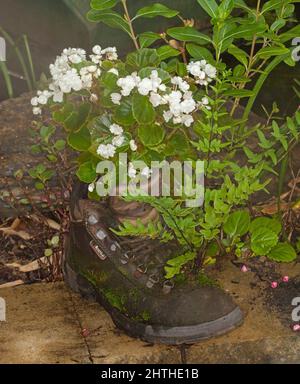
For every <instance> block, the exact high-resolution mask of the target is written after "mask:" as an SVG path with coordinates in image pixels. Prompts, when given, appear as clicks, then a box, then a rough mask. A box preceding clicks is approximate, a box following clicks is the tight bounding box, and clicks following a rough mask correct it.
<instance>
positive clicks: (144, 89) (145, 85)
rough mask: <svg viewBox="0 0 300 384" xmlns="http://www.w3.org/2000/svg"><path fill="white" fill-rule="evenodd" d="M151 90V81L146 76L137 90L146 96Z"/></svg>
mask: <svg viewBox="0 0 300 384" xmlns="http://www.w3.org/2000/svg"><path fill="white" fill-rule="evenodd" d="M152 90H153V83H152V80H151V79H148V77H145V78H144V79H143V80H142V81H141V82H140V83H139V85H138V92H139V93H140V94H141V95H143V96H147V95H148V94H149V93H150V92H151V91H152Z"/></svg>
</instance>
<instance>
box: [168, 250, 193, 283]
mask: <svg viewBox="0 0 300 384" xmlns="http://www.w3.org/2000/svg"><path fill="white" fill-rule="evenodd" d="M195 257H196V253H195V252H186V253H184V254H183V255H180V256H177V257H174V258H173V259H170V260H168V261H167V265H166V266H165V271H166V272H167V273H166V276H165V277H166V279H172V277H174V276H175V275H178V274H179V273H180V271H181V268H182V267H183V266H184V265H185V264H186V263H188V262H189V261H192V260H194V259H195Z"/></svg>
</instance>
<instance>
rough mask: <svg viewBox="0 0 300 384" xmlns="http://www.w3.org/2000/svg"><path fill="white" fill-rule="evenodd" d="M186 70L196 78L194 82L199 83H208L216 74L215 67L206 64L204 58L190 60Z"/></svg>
mask: <svg viewBox="0 0 300 384" xmlns="http://www.w3.org/2000/svg"><path fill="white" fill-rule="evenodd" d="M187 70H188V71H189V73H190V74H192V75H193V76H194V77H195V78H196V83H197V84H200V85H208V84H209V83H210V82H212V81H213V79H215V78H216V76H217V69H216V68H215V67H214V66H212V65H211V64H208V63H207V62H206V60H201V61H195V62H193V61H192V62H190V63H189V64H188V66H187Z"/></svg>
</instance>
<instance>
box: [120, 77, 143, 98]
mask: <svg viewBox="0 0 300 384" xmlns="http://www.w3.org/2000/svg"><path fill="white" fill-rule="evenodd" d="M140 81H141V78H140V77H139V76H137V73H136V72H133V73H132V74H131V75H128V76H126V77H121V78H120V79H119V80H118V81H117V85H118V86H119V87H120V88H122V90H121V94H122V95H123V96H129V95H130V93H131V92H132V90H133V89H134V88H135V87H136V86H138V85H139V83H140Z"/></svg>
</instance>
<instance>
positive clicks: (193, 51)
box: [186, 43, 214, 62]
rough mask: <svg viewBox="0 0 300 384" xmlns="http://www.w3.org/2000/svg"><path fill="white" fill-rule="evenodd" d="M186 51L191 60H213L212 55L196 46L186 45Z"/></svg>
mask: <svg viewBox="0 0 300 384" xmlns="http://www.w3.org/2000/svg"><path fill="white" fill-rule="evenodd" d="M186 49H187V51H188V53H189V54H190V55H191V57H192V58H193V59H204V60H206V61H208V62H211V61H213V60H214V58H213V55H212V53H211V52H210V51H209V50H208V49H206V48H204V47H199V45H197V44H193V43H188V44H187V45H186Z"/></svg>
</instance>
